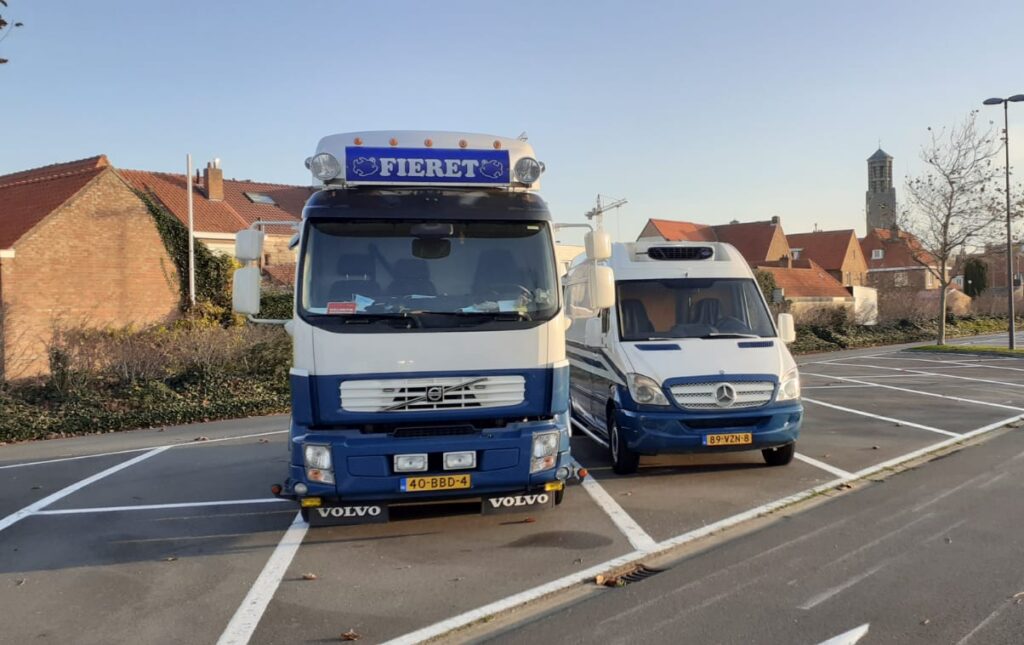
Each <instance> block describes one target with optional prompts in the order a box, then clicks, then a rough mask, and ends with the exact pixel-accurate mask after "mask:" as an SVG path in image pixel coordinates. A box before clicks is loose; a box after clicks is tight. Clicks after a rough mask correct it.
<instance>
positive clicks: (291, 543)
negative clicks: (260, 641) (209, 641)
mask: <svg viewBox="0 0 1024 645" xmlns="http://www.w3.org/2000/svg"><path fill="white" fill-rule="evenodd" d="M308 530H309V524H307V523H306V522H305V521H303V519H302V514H301V513H296V514H295V519H294V520H292V524H291V526H289V527H288V530H287V531H285V532H284V535H282V536H281V541H280V542H278V543H277V547H276V548H274V552H273V553H271V554H270V559H269V560H267V564H265V565H264V566H263V571H260V575H259V577H257V578H256V582H254V583H253V585H252V587H250V588H249V593H247V594H246V595H245V599H244V600H243V601H242V604H241V605H239V606H238V609H237V610H235V615H234V616H232V617H231V622H229V623H228V626H227V627H225V628H224V633H223V634H221V635H220V638H219V639H217V645H244V644H245V643H248V642H249V639H250V638H252V635H253V632H255V631H256V626H257V625H259V623H260V618H262V617H263V612H265V611H266V610H267V605H269V604H270V601H271V599H272V598H273V597H274V594H275V593H276V592H277V587H278V586H279V585H280V584H281V579H282V578H284V574H285V573H287V571H288V566H289V565H290V564H291V563H292V559H293V558H295V553H296V552H297V551H298V550H299V546H300V545H301V544H302V539H303V538H305V537H306V531H308Z"/></svg>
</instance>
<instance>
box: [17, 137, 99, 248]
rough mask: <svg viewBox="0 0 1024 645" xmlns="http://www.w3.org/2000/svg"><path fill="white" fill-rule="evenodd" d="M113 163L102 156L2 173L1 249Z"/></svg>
mask: <svg viewBox="0 0 1024 645" xmlns="http://www.w3.org/2000/svg"><path fill="white" fill-rule="evenodd" d="M109 165H110V163H109V162H108V161H107V158H106V156H104V155H98V156H95V157H89V158H88V159H80V160H78V161H69V162H67V163H61V164H53V165H50V166H43V167H42V168H33V169H32V170H23V171H21V172H16V173H11V174H9V175H3V176H0V249H7V248H10V247H11V246H13V245H14V244H15V243H16V242H17V241H18V240H19V239H21V237H22V236H23V235H25V233H27V232H29V231H30V230H31V229H32V228H33V227H34V226H35V225H36V224H38V223H39V222H41V221H42V220H43V218H45V217H46V216H47V215H49V214H50V213H52V212H53V211H54V210H56V209H57V208H58V207H59V206H61V205H62V204H64V203H65V202H67V201H68V200H69V199H71V197H73V196H74V195H75V194H76V193H78V191H80V190H81V189H82V188H84V187H85V185H86V184H88V183H89V182H90V181H91V180H92V179H93V178H94V177H96V176H97V175H99V174H100V173H102V172H103V171H104V170H106V169H107V167H109Z"/></svg>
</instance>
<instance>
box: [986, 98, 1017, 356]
mask: <svg viewBox="0 0 1024 645" xmlns="http://www.w3.org/2000/svg"><path fill="white" fill-rule="evenodd" d="M1018 101H1024V94H1014V95H1013V96H1011V97H1010V98H1006V99H1000V98H993V99H985V101H984V104H985V105H1000V104H1001V105H1002V106H1003V137H1004V138H1003V148H1004V149H1005V150H1006V292H1007V294H1008V295H1007V307H1008V308H1007V312H1008V313H1009V317H1010V349H1016V347H1017V341H1016V338H1015V336H1016V329H1015V328H1014V327H1015V324H1014V319H1013V317H1014V311H1013V286H1014V285H1013V233H1012V227H1011V222H1010V219H1011V218H1010V115H1009V109H1008V106H1009V104H1010V103H1017V102H1018Z"/></svg>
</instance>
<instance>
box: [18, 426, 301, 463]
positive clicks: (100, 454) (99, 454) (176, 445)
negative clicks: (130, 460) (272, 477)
mask: <svg viewBox="0 0 1024 645" xmlns="http://www.w3.org/2000/svg"><path fill="white" fill-rule="evenodd" d="M286 432H288V431H287V430H271V431H270V432H257V433H254V434H243V435H237V436H233V437H220V438H217V439H206V440H204V441H189V442H184V443H166V444H164V445H162V446H153V447H152V448H129V449H128V450H115V451H113V452H97V453H96V454H94V455H77V456H74V457H58V458H57V459H43V460H41V461H26V462H24V463H20V464H7V465H6V466H0V470H6V469H8V468H24V467H25V466H42V465H45V464H55V463H58V462H61V461H76V460H79V459H92V458H93V457H112V456H114V455H127V454H131V453H133V452H145V451H147V450H154V449H156V448H182V447H185V446H205V445H207V444H210V443H218V442H220V441H234V440H236V439H252V438H254V437H265V436H267V435H272V434H284V433H286Z"/></svg>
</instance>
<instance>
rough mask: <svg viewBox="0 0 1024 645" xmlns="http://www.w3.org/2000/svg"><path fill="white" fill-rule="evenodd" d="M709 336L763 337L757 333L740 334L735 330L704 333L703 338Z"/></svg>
mask: <svg viewBox="0 0 1024 645" xmlns="http://www.w3.org/2000/svg"><path fill="white" fill-rule="evenodd" d="M708 338H761V337H760V336H758V335H757V334H738V333H733V332H719V331H713V332H711V333H710V334H704V335H703V336H701V339H708Z"/></svg>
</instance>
